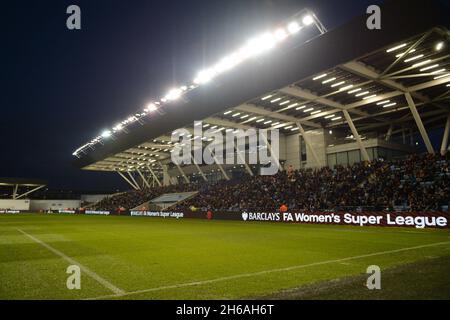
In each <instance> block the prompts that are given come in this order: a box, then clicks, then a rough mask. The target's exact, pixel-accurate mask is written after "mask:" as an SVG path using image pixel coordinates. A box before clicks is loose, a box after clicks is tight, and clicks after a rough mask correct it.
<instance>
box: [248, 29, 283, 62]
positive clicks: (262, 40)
mask: <svg viewBox="0 0 450 320" xmlns="http://www.w3.org/2000/svg"><path fill="white" fill-rule="evenodd" d="M275 44H276V41H275V38H274V36H273V35H272V34H271V33H264V34H263V35H260V36H258V37H256V38H253V39H251V40H250V41H248V42H247V45H246V46H245V47H244V49H243V50H244V51H243V54H244V56H248V57H250V56H253V55H259V54H261V53H264V52H266V51H268V50H270V49H272V48H274V47H275Z"/></svg>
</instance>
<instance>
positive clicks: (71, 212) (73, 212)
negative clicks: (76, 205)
mask: <svg viewBox="0 0 450 320" xmlns="http://www.w3.org/2000/svg"><path fill="white" fill-rule="evenodd" d="M54 213H62V214H76V213H77V211H76V210H58V211H56V212H54Z"/></svg>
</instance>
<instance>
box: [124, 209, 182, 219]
mask: <svg viewBox="0 0 450 320" xmlns="http://www.w3.org/2000/svg"><path fill="white" fill-rule="evenodd" d="M131 216H133V217H159V218H175V219H180V218H184V213H183V212H163V211H131Z"/></svg>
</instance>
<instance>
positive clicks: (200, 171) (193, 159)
mask: <svg viewBox="0 0 450 320" xmlns="http://www.w3.org/2000/svg"><path fill="white" fill-rule="evenodd" d="M191 159H192V162H194V165H195V167H196V168H197V170H198V172H199V173H200V175H201V176H202V177H203V180H205V181H206V182H208V179H207V178H206V176H205V174H204V173H203V171H202V169H200V166H199V165H198V164H197V162H196V161H195V158H194V157H193V156H192V154H191Z"/></svg>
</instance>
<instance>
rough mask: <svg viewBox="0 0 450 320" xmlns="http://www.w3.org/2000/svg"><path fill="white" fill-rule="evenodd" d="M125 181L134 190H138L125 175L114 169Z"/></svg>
mask: <svg viewBox="0 0 450 320" xmlns="http://www.w3.org/2000/svg"><path fill="white" fill-rule="evenodd" d="M116 172H117V173H118V174H119V175H120V176H121V177H122V178H123V179H124V180H125V181H126V182H128V184H129V185H130V186H131V187H132V188H133V189H134V190H138V189H137V187H136V186H135V185H134V184H133V183H132V182H131V181H130V180H129V179H128V178H127V177H125V175H124V174H123V173H122V172H120V171H116Z"/></svg>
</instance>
